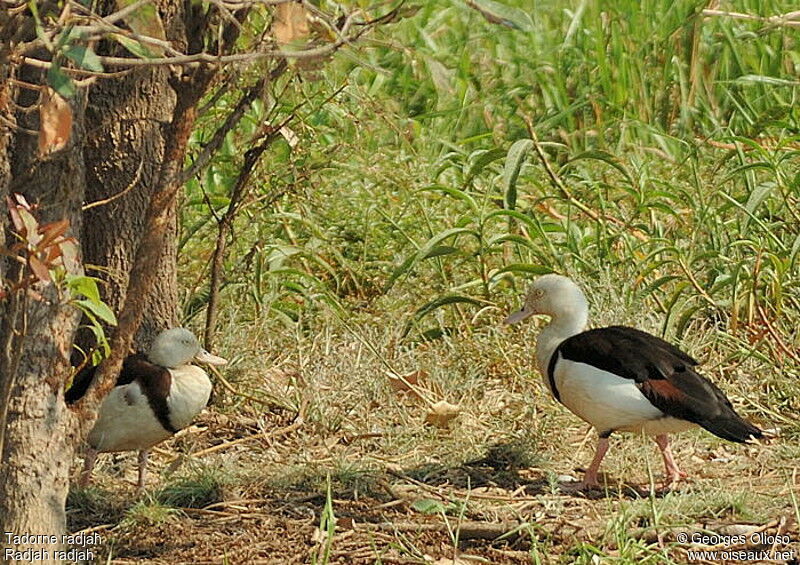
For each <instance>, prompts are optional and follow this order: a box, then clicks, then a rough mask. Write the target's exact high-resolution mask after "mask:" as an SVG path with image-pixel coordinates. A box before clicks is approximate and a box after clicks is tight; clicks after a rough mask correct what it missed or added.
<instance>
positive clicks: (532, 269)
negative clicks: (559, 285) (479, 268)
mask: <svg viewBox="0 0 800 565" xmlns="http://www.w3.org/2000/svg"><path fill="white" fill-rule="evenodd" d="M552 272H553V269H551V268H550V267H545V266H544V265H532V264H530V263H512V264H510V265H506V266H505V267H503V268H502V269H498V270H496V271H495V272H494V273H492V275H491V277H490V279H491V280H492V281H494V280H496V279H498V278H499V277H500V276H501V275H504V274H505V273H514V274H515V275H537V276H538V275H547V274H549V273H552Z"/></svg>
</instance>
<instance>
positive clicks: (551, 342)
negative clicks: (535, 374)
mask: <svg viewBox="0 0 800 565" xmlns="http://www.w3.org/2000/svg"><path fill="white" fill-rule="evenodd" d="M588 323H589V309H588V308H587V307H586V305H585V304H580V305H575V307H574V308H571V309H569V310H562V311H561V312H559V313H557V314H553V316H552V319H551V320H550V323H549V324H547V325H546V326H545V327H544V328H543V329H542V331H541V333H539V338H538V339H537V340H536V364H537V365H538V366H539V371H541V373H542V375H543V376H545V377H546V376H547V365H548V364H549V363H550V357H551V356H552V355H553V351H555V349H556V347H558V346H559V344H560V343H561V342H562V341H564V340H565V339H567V338H569V337H572V336H574V335H576V334H579V333H581V332H582V331H584V330H586V327H587V325H588Z"/></svg>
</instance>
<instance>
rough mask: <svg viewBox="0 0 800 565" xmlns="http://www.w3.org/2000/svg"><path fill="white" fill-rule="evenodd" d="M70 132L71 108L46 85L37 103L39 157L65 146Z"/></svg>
mask: <svg viewBox="0 0 800 565" xmlns="http://www.w3.org/2000/svg"><path fill="white" fill-rule="evenodd" d="M71 133H72V108H71V107H70V105H69V102H67V101H66V100H65V99H64V98H62V97H61V95H60V94H58V93H57V92H56V91H55V90H53V89H52V88H50V87H49V86H46V87H45V88H44V90H42V102H41V104H39V157H40V158H41V157H45V156H47V155H50V154H51V153H54V152H56V151H59V150H61V149H63V148H64V147H66V145H67V142H68V141H69V137H70V134H71Z"/></svg>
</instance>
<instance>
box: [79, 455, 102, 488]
mask: <svg viewBox="0 0 800 565" xmlns="http://www.w3.org/2000/svg"><path fill="white" fill-rule="evenodd" d="M95 461H97V450H96V449H92V448H91V447H89V448H87V449H86V455H85V456H84V459H83V470H82V471H81V476H80V479H78V484H79V485H81V486H82V487H85V486H86V485H88V484H89V483H90V482H91V481H92V470H93V469H94V463H95Z"/></svg>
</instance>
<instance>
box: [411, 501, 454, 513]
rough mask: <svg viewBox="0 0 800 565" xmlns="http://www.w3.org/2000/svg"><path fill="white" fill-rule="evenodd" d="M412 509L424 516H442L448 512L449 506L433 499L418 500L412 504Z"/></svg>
mask: <svg viewBox="0 0 800 565" xmlns="http://www.w3.org/2000/svg"><path fill="white" fill-rule="evenodd" d="M411 508H413V509H414V510H416V511H417V512H422V513H423V514H442V513H443V512H445V511H446V510H447V506H446V505H444V504H442V503H441V502H440V501H438V500H434V499H433V498H418V499H417V500H415V501H414V502H412V503H411Z"/></svg>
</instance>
